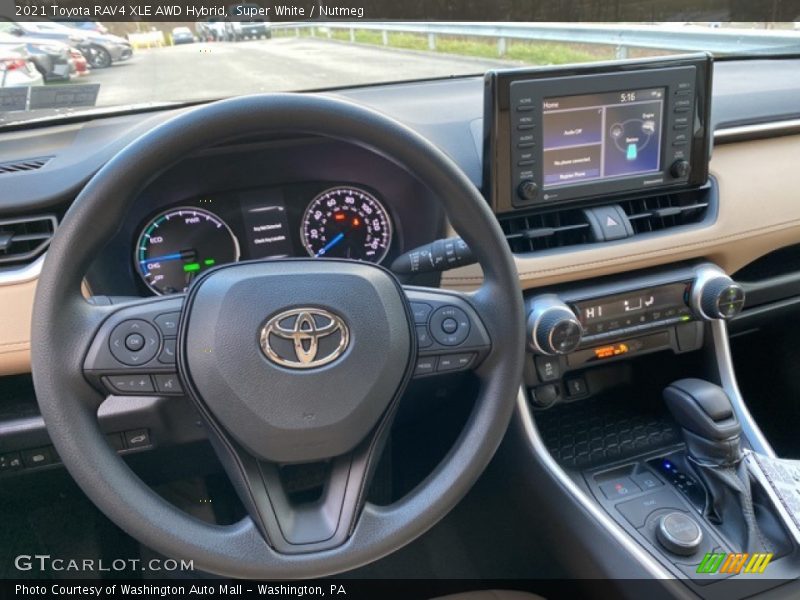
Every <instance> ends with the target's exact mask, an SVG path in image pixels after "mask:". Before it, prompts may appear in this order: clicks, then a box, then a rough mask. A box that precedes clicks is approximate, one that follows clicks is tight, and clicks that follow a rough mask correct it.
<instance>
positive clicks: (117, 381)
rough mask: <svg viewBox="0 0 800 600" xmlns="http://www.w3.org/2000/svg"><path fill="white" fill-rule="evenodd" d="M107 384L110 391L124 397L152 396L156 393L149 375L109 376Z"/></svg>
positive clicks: (106, 379) (106, 380)
mask: <svg viewBox="0 0 800 600" xmlns="http://www.w3.org/2000/svg"><path fill="white" fill-rule="evenodd" d="M105 382H106V387H108V388H109V390H111V391H112V392H113V393H115V394H120V395H123V396H130V395H137V394H148V393H149V394H152V393H153V392H154V391H155V388H154V387H153V381H152V380H151V379H150V376H149V375H109V376H108V377H106V378H105Z"/></svg>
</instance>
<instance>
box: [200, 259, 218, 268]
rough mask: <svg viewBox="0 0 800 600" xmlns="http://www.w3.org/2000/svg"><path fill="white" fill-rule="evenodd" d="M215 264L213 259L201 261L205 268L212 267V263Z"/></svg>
mask: <svg viewBox="0 0 800 600" xmlns="http://www.w3.org/2000/svg"><path fill="white" fill-rule="evenodd" d="M215 262H217V261H215V260H214V259H213V258H207V259H205V260H204V261H203V264H204V265H205V266H207V267H211V266H213V265H214V263H215Z"/></svg>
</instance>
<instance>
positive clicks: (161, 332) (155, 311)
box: [83, 296, 184, 396]
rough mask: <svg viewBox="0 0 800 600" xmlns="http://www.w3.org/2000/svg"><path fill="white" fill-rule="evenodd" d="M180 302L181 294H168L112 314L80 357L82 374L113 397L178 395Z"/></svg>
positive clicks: (181, 305)
mask: <svg viewBox="0 0 800 600" xmlns="http://www.w3.org/2000/svg"><path fill="white" fill-rule="evenodd" d="M183 302H184V299H183V296H172V297H170V298H158V299H155V300H145V301H141V302H135V303H130V304H124V305H120V306H119V307H118V308H116V310H112V311H111V312H110V313H109V314H108V316H107V317H106V318H105V320H104V321H103V322H102V323H101V325H100V327H99V328H98V329H97V332H96V333H95V335H94V339H93V340H92V342H91V344H90V346H89V351H88V352H87V353H86V358H85V359H84V362H83V373H84V376H85V377H86V378H87V379H88V380H89V381H90V382H91V383H92V384H93V385H94V386H95V387H96V388H98V389H100V390H102V391H104V392H107V393H109V394H115V395H119V396H181V395H183V388H182V386H181V383H180V379H179V377H178V370H177V363H176V351H177V349H176V340H177V333H178V324H179V322H180V313H181V309H182V307H183ZM105 310H108V307H106V308H105Z"/></svg>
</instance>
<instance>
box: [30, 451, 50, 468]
mask: <svg viewBox="0 0 800 600" xmlns="http://www.w3.org/2000/svg"><path fill="white" fill-rule="evenodd" d="M22 462H23V463H24V464H25V466H26V467H43V466H45V465H49V464H50V463H52V462H53V454H52V452H50V449H49V448H35V449H33V450H23V451H22Z"/></svg>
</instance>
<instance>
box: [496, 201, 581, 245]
mask: <svg viewBox="0 0 800 600" xmlns="http://www.w3.org/2000/svg"><path fill="white" fill-rule="evenodd" d="M500 225H501V227H502V228H503V231H504V232H505V234H506V239H508V243H509V245H510V246H511V250H512V252H516V253H527V252H537V251H541V250H549V249H551V248H562V247H564V246H574V245H577V244H585V243H587V242H589V241H590V239H589V238H590V235H591V232H590V229H589V223H587V221H586V217H584V215H583V211H581V210H580V209H568V210H566V211H558V212H556V211H553V212H547V213H537V214H530V215H524V216H511V217H507V218H505V219H501V221H500Z"/></svg>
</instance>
